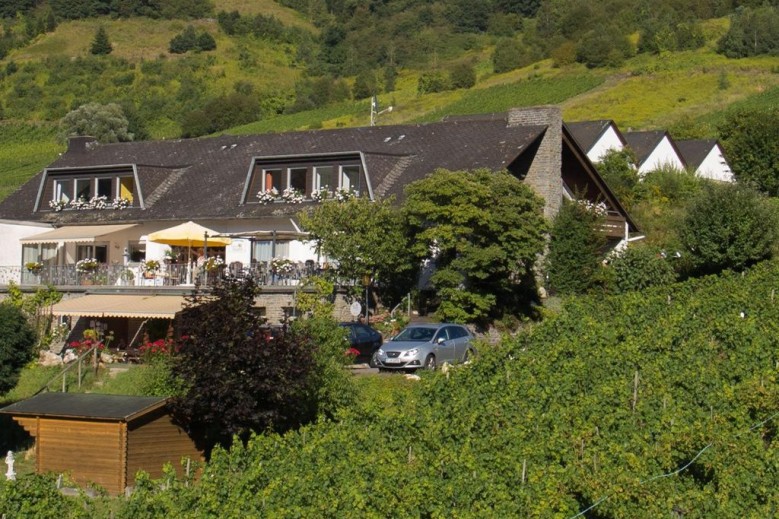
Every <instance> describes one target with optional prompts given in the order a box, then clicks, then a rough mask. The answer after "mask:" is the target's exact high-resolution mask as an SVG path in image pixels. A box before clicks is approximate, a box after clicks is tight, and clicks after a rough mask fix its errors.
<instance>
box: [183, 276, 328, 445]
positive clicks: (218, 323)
mask: <svg viewBox="0 0 779 519" xmlns="http://www.w3.org/2000/svg"><path fill="white" fill-rule="evenodd" d="M258 293H259V287H258V285H257V284H256V283H255V281H253V280H252V279H245V280H234V279H227V280H225V281H223V282H220V283H218V284H217V285H216V286H215V287H214V288H213V292H212V294H211V295H209V296H206V295H202V294H200V295H195V296H194V297H193V298H192V301H191V303H193V306H192V307H191V308H189V309H188V310H186V311H185V312H184V315H183V317H182V323H181V330H182V334H183V335H182V340H181V344H180V350H179V352H178V353H177V355H176V357H175V365H174V367H173V373H174V375H175V376H176V377H178V378H179V379H180V380H181V381H182V382H183V383H184V386H185V387H186V388H187V389H186V392H185V394H184V396H182V397H179V398H177V399H175V400H174V402H173V404H172V407H173V410H174V414H175V415H176V417H177V418H178V420H180V421H181V423H182V424H184V425H185V426H186V427H187V429H188V430H189V431H190V432H191V433H192V435H193V437H194V438H195V439H196V441H198V442H199V444H200V446H202V447H203V448H205V449H206V451H207V452H210V450H211V448H213V447H214V446H215V445H217V444H221V445H229V444H230V442H231V440H232V438H233V436H234V435H237V436H238V437H240V438H241V439H243V440H246V439H247V438H248V437H249V435H250V434H251V433H252V432H263V431H266V430H275V431H283V430H286V429H289V428H291V427H295V426H298V425H300V424H302V423H305V422H306V421H309V420H311V419H313V418H314V416H315V415H316V405H315V402H316V398H315V397H314V396H313V395H312V391H311V387H310V377H311V375H312V373H313V372H314V368H313V366H314V352H315V350H316V348H317V345H316V344H314V341H312V340H310V338H308V337H307V336H306V335H305V334H290V333H282V334H280V335H278V336H276V337H273V338H269V336H268V333H267V331H266V330H265V329H263V327H262V319H260V318H259V316H258V315H257V314H256V313H255V312H254V298H255V296H256V295H257V294H258Z"/></svg>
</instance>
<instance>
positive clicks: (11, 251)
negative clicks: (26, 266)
mask: <svg viewBox="0 0 779 519" xmlns="http://www.w3.org/2000/svg"><path fill="white" fill-rule="evenodd" d="M51 229H52V226H50V225H47V224H41V223H36V222H12V221H9V220H2V221H0V236H2V237H3V242H2V247H0V266H3V267H8V266H13V267H21V265H22V244H21V243H19V240H21V239H22V238H28V237H30V236H33V235H35V234H41V233H44V232H46V231H50V230H51Z"/></svg>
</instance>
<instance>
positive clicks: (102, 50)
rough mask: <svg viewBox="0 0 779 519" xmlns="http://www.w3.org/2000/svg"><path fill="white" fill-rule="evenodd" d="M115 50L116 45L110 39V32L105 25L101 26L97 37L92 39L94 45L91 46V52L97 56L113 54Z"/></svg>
mask: <svg viewBox="0 0 779 519" xmlns="http://www.w3.org/2000/svg"><path fill="white" fill-rule="evenodd" d="M113 50H114V46H113V45H111V41H110V40H109V39H108V32H107V31H106V30H105V27H102V26H101V27H100V28H98V29H97V32H96V33H95V38H94V39H93V40H92V46H91V47H89V52H91V53H92V54H94V55H96V56H106V55H108V54H111V52H112V51H113Z"/></svg>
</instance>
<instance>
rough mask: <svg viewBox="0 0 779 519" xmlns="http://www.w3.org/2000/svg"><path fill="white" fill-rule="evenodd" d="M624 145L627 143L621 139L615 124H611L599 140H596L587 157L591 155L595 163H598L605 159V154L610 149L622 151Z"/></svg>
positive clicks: (590, 157)
mask: <svg viewBox="0 0 779 519" xmlns="http://www.w3.org/2000/svg"><path fill="white" fill-rule="evenodd" d="M624 147H625V145H624V144H622V141H621V140H620V139H619V135H617V131H616V130H615V129H614V127H613V126H609V129H608V130H606V131H605V132H603V135H602V136H601V138H600V139H598V142H596V143H595V144H594V145H593V146H592V149H590V151H589V152H587V157H589V159H590V160H591V161H592V162H593V163H597V162H600V161H601V160H603V157H604V155H606V153H608V152H609V151H610V150H617V151H621V150H622V148H624Z"/></svg>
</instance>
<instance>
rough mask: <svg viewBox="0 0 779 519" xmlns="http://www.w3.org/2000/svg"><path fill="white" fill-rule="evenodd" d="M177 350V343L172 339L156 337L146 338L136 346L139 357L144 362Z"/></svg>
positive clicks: (166, 355)
mask: <svg viewBox="0 0 779 519" xmlns="http://www.w3.org/2000/svg"><path fill="white" fill-rule="evenodd" d="M178 350H179V345H178V344H177V343H176V341H174V340H173V339H157V340H156V341H150V340H148V338H147V339H146V340H145V341H144V343H143V344H141V347H140V348H138V352H139V353H140V355H141V358H142V359H143V360H144V361H146V362H151V361H154V360H155V359H157V358H159V357H169V356H170V355H172V354H173V353H175V352H177V351H178Z"/></svg>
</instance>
